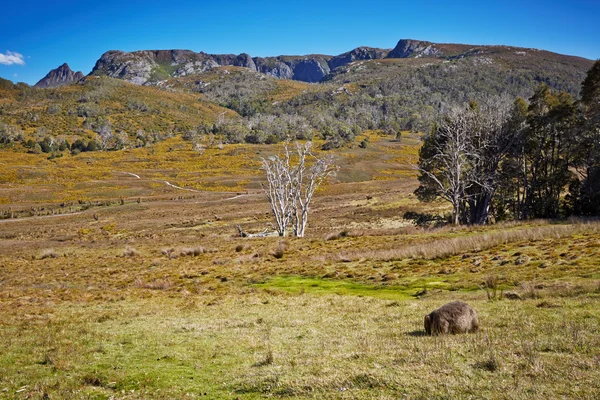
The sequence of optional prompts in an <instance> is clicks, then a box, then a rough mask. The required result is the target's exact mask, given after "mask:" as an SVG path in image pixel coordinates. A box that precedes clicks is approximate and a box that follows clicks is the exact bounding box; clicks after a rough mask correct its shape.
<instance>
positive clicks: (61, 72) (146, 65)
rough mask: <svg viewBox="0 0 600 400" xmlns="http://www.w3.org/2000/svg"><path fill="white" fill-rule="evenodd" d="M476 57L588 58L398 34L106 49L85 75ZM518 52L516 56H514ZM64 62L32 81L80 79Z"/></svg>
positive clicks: (327, 73) (331, 68)
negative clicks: (384, 43)
mask: <svg viewBox="0 0 600 400" xmlns="http://www.w3.org/2000/svg"><path fill="white" fill-rule="evenodd" d="M466 57H469V58H477V59H480V60H483V62H489V61H490V60H493V59H498V58H501V59H503V60H504V61H507V60H509V59H512V61H516V64H523V63H525V64H526V63H531V62H532V61H533V62H534V63H535V62H536V61H539V62H548V61H551V62H554V63H562V64H564V65H572V66H575V67H585V66H587V67H589V65H591V61H590V60H586V59H584V58H580V57H574V56H566V55H560V54H556V53H551V52H547V51H541V50H537V49H525V48H519V47H512V46H482V45H467V44H439V43H432V42H427V41H421V40H412V39H402V40H400V41H399V42H398V44H397V45H396V47H394V48H393V49H391V50H389V49H380V48H373V47H365V46H363V47H357V48H355V49H353V50H351V51H348V52H346V53H342V54H339V55H337V56H331V55H322V54H310V55H304V56H283V55H282V56H276V57H251V56H250V55H249V54H246V53H242V54H239V55H235V54H207V53H204V52H193V51H191V50H142V51H134V52H125V51H120V50H110V51H107V52H106V53H104V54H103V55H102V56H101V57H100V59H98V61H97V62H96V64H95V66H94V68H93V69H92V71H91V73H90V75H96V76H98V75H105V76H109V77H112V78H118V79H123V80H126V81H128V82H131V83H134V84H138V85H144V84H146V85H148V84H156V83H158V82H161V81H165V80H167V79H169V78H179V77H185V76H190V75H196V74H199V73H202V72H205V71H207V70H210V69H212V68H215V67H219V66H238V67H244V68H248V69H249V70H251V71H256V72H260V73H263V74H265V75H269V76H273V77H276V78H280V79H291V80H297V81H303V82H310V83H314V82H322V81H324V80H327V79H329V78H330V77H331V75H332V73H335V70H336V69H337V68H339V67H343V66H346V65H348V64H351V63H353V62H356V61H364V60H383V59H404V58H431V59H437V60H446V61H449V60H456V59H461V58H466ZM515 58H520V60H515ZM81 77H82V74H81V73H80V72H78V73H73V72H72V71H71V70H70V69H69V68H68V66H67V65H66V64H63V65H62V66H60V67H59V68H58V69H56V70H52V71H50V73H49V74H48V75H47V76H46V77H45V78H43V79H42V80H40V82H38V83H37V84H36V87H56V86H60V85H62V84H68V83H71V82H74V81H76V80H78V79H81Z"/></svg>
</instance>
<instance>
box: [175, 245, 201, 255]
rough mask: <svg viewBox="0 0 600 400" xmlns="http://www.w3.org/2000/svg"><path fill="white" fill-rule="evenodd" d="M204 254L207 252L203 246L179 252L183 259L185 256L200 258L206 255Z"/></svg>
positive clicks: (185, 248)
mask: <svg viewBox="0 0 600 400" xmlns="http://www.w3.org/2000/svg"><path fill="white" fill-rule="evenodd" d="M204 253H206V250H205V249H204V247H202V246H196V247H183V248H182V249H181V250H179V255H181V256H182V257H185V256H193V257H198V256H199V255H200V254H204Z"/></svg>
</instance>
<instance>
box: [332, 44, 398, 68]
mask: <svg viewBox="0 0 600 400" xmlns="http://www.w3.org/2000/svg"><path fill="white" fill-rule="evenodd" d="M388 53H389V50H384V49H377V48H374V47H364V46H363V47H357V48H356V49H354V50H350V51H348V52H346V53H342V54H340V55H339V56H335V57H333V58H331V59H330V60H329V62H328V65H329V69H331V70H333V69H336V68H337V67H340V66H342V65H346V64H350V63H351V62H354V61H358V60H376V59H381V58H385V57H386V56H387V55H388Z"/></svg>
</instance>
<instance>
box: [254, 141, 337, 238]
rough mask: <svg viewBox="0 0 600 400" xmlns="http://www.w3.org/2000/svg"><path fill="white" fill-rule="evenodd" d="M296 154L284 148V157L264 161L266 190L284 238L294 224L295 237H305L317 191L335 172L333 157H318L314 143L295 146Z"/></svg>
mask: <svg viewBox="0 0 600 400" xmlns="http://www.w3.org/2000/svg"><path fill="white" fill-rule="evenodd" d="M295 147H296V149H295V150H296V151H290V149H289V147H288V145H287V144H286V145H285V147H284V149H285V150H284V154H283V155H282V156H279V155H275V156H272V157H269V158H268V159H264V158H263V159H262V167H261V168H262V169H263V170H264V171H265V173H266V178H267V185H263V190H264V192H265V194H266V196H267V199H268V200H269V204H270V206H271V211H272V212H273V215H274V217H275V222H276V228H277V232H278V233H279V235H280V236H285V234H286V231H287V229H288V227H289V226H290V225H292V228H293V231H294V236H297V237H303V236H304V233H305V230H306V225H307V222H308V214H309V211H310V203H311V200H312V198H313V195H314V193H315V191H316V190H317V188H318V187H319V186H320V185H321V184H322V183H323V181H324V180H325V179H327V178H328V177H329V176H331V175H332V174H334V173H335V166H334V164H333V157H332V156H331V155H328V156H325V157H317V156H316V155H314V154H313V153H312V151H311V149H312V143H311V142H307V143H305V144H300V143H296V144H295Z"/></svg>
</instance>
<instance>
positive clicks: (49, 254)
mask: <svg viewBox="0 0 600 400" xmlns="http://www.w3.org/2000/svg"><path fill="white" fill-rule="evenodd" d="M58 257H59V254H58V253H57V252H56V251H54V249H45V250H43V251H42V252H41V253H40V257H39V259H40V260H44V259H46V258H58Z"/></svg>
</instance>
